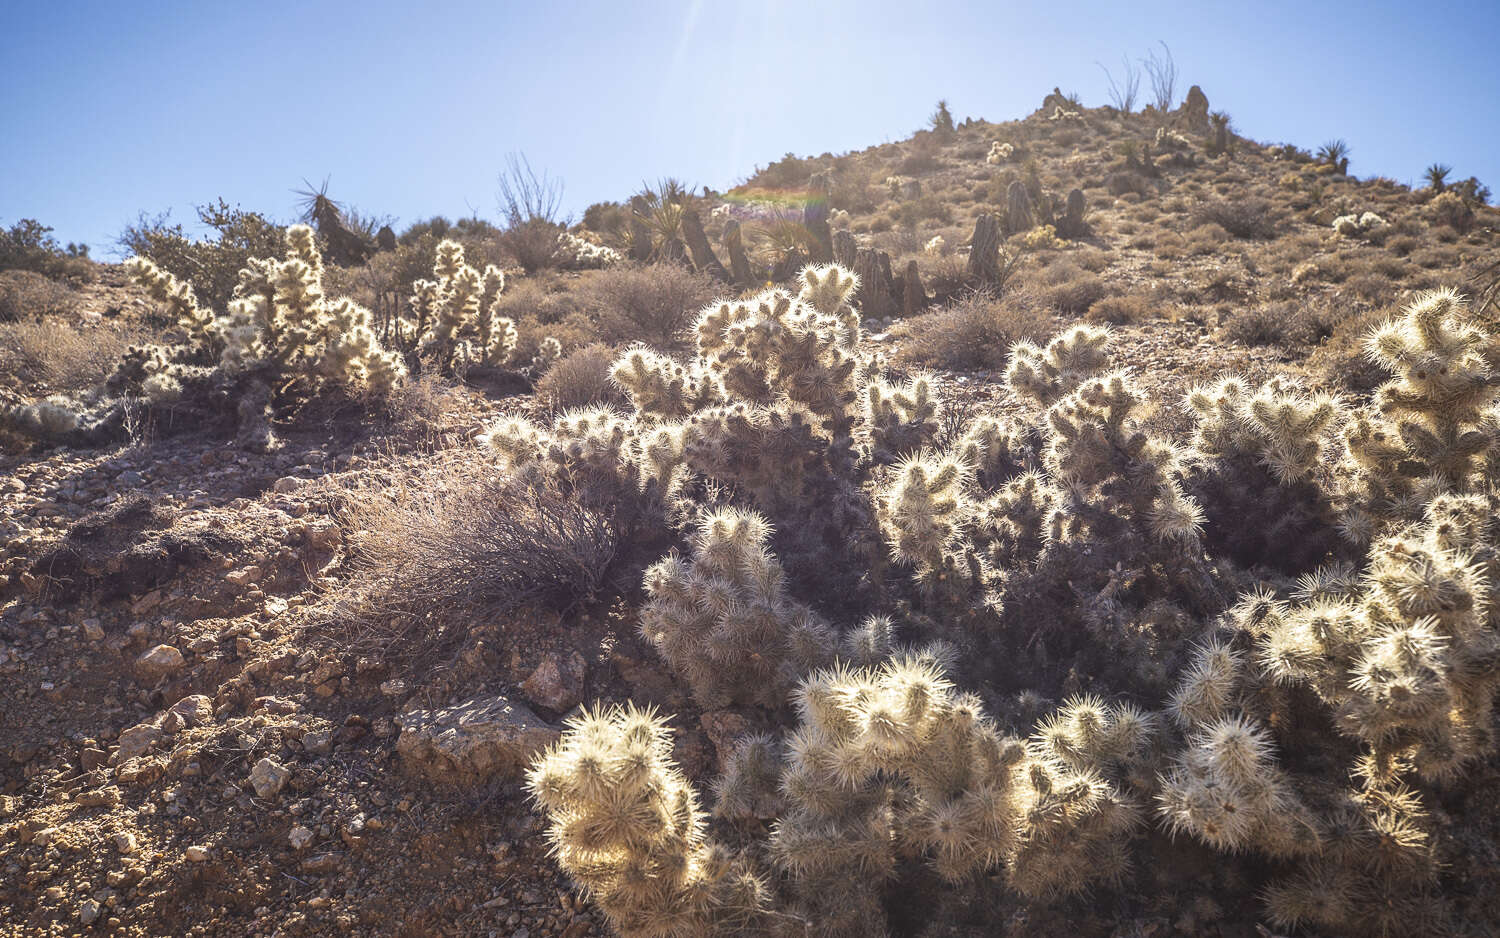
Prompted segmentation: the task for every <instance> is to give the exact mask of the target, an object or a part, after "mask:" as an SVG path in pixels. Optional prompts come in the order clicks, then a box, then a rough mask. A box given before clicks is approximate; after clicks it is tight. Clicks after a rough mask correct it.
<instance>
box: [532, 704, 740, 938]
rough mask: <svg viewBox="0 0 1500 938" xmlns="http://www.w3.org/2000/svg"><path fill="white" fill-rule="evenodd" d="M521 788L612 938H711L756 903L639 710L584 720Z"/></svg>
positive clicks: (667, 745) (575, 721) (657, 727)
mask: <svg viewBox="0 0 1500 938" xmlns="http://www.w3.org/2000/svg"><path fill="white" fill-rule="evenodd" d="M526 783H527V787H528V788H529V789H530V791H531V794H532V797H533V798H535V799H536V802H537V804H539V805H540V806H541V807H542V808H543V809H544V810H545V811H546V812H547V813H548V816H549V817H550V819H551V826H550V827H549V829H548V832H547V833H548V837H549V839H550V840H551V842H552V850H553V853H554V855H555V856H556V857H557V862H558V864H559V865H560V866H562V868H563V869H564V870H566V871H567V873H568V875H569V876H571V877H572V878H573V881H574V882H575V883H577V884H578V886H579V888H580V889H581V890H582V891H583V892H584V893H585V894H586V895H588V896H590V897H591V898H592V899H593V900H594V901H595V902H596V903H597V904H598V905H599V908H600V909H601V910H602V911H603V912H604V914H605V915H606V916H607V917H608V918H609V922H610V925H611V926H613V927H614V928H615V930H616V931H617V932H619V934H620V935H622V936H624V938H686V936H689V935H712V934H721V933H725V932H723V931H721V929H727V928H729V927H734V926H744V925H747V924H749V923H750V922H752V921H753V920H754V919H755V918H756V916H757V915H758V913H759V912H760V911H761V909H762V907H763V906H764V905H765V903H766V889H765V885H764V884H763V883H762V881H761V880H760V878H759V877H757V876H756V874H755V873H754V872H753V871H752V870H751V869H750V867H749V866H748V864H746V863H745V862H743V861H741V860H739V859H738V858H736V857H734V856H733V855H731V854H730V852H729V851H728V850H726V849H725V848H723V847H721V846H719V845H717V844H714V843H713V842H712V841H710V840H708V839H707V837H706V836H705V833H704V818H703V812H702V811H701V810H700V809H699V807H698V798H697V794H696V793H695V792H694V791H693V788H692V786H691V785H690V784H688V782H687V780H686V779H685V778H683V776H682V773H681V772H680V771H679V770H678V769H677V767H676V765H675V764H673V762H672V735H671V731H670V729H669V728H668V727H667V725H666V723H665V722H663V721H662V720H661V719H660V718H659V717H657V716H656V715H655V714H654V713H652V712H651V711H641V710H637V709H635V708H634V707H633V706H631V707H611V708H608V709H602V710H595V711H589V710H585V711H584V712H583V713H582V714H581V715H579V716H577V717H574V718H572V719H571V720H569V721H568V726H567V730H566V732H564V734H563V737H562V739H561V740H560V741H559V742H558V743H557V744H555V745H554V746H552V747H551V748H550V749H548V750H547V751H546V752H545V753H543V754H542V755H541V756H540V757H539V758H538V759H537V761H536V762H535V763H534V764H533V766H532V768H531V770H530V772H529V773H528V775H527V779H526Z"/></svg>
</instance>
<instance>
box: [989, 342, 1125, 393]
mask: <svg viewBox="0 0 1500 938" xmlns="http://www.w3.org/2000/svg"><path fill="white" fill-rule="evenodd" d="M1108 345H1109V333H1108V331H1106V330H1104V329H1100V328H1096V327H1094V326H1074V327H1073V328H1072V329H1070V330H1068V331H1067V332H1065V333H1062V334H1060V335H1058V336H1056V337H1055V338H1053V339H1052V341H1051V342H1048V343H1047V347H1046V349H1045V350H1044V349H1041V348H1038V347H1037V346H1036V345H1034V344H1033V343H1031V342H1026V341H1021V342H1017V343H1015V344H1014V345H1012V346H1011V349H1010V361H1009V362H1008V363H1007V365H1006V368H1005V383H1006V385H1007V386H1008V387H1009V388H1010V390H1011V392H1012V393H1014V394H1016V395H1018V396H1021V397H1028V398H1031V399H1032V400H1035V401H1036V402H1037V403H1039V404H1044V405H1047V404H1051V403H1053V402H1054V401H1057V400H1059V399H1061V398H1063V397H1066V396H1067V395H1068V394H1070V393H1072V391H1073V389H1074V388H1076V387H1078V385H1080V384H1082V383H1083V381H1084V380H1085V379H1087V378H1088V377H1089V376H1090V375H1092V374H1094V373H1095V372H1096V371H1099V370H1100V369H1102V368H1103V367H1104V366H1105V365H1106V364H1108V362H1109V357H1108V355H1107V354H1106V352H1105V349H1106V347H1107V346H1108Z"/></svg>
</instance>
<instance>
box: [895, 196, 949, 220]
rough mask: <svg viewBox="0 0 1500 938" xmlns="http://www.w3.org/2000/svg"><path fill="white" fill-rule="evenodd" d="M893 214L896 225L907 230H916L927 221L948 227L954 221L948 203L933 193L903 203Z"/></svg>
mask: <svg viewBox="0 0 1500 938" xmlns="http://www.w3.org/2000/svg"><path fill="white" fill-rule="evenodd" d="M891 214H892V215H893V216H894V218H895V221H896V224H897V225H899V226H901V227H902V228H906V229H912V228H916V227H917V226H918V225H920V224H922V223H923V222H926V221H940V222H942V223H943V224H945V225H946V224H948V223H949V222H950V221H952V220H953V212H952V210H951V209H950V208H949V205H948V203H947V202H946V201H944V200H943V199H941V198H939V197H938V196H937V194H936V193H932V192H929V193H927V194H926V195H924V196H922V197H920V198H917V199H912V200H911V201H909V202H902V203H901V204H900V205H898V206H896V207H895V208H894V209H892V212H891Z"/></svg>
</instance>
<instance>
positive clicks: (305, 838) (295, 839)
mask: <svg viewBox="0 0 1500 938" xmlns="http://www.w3.org/2000/svg"><path fill="white" fill-rule="evenodd" d="M286 839H287V840H288V841H290V842H291V844H292V849H293V850H301V849H302V848H303V847H306V846H307V845H308V844H310V843H312V839H313V832H312V831H310V830H308V829H307V828H305V827H303V826H302V825H300V824H299V825H297V826H296V827H294V828H292V832H291V833H290V834H287V835H286Z"/></svg>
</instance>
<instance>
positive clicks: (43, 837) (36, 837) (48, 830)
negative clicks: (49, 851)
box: [31, 827, 62, 847]
mask: <svg viewBox="0 0 1500 938" xmlns="http://www.w3.org/2000/svg"><path fill="white" fill-rule="evenodd" d="M61 833H62V828H61V827H44V828H42V829H41V830H39V831H37V832H36V833H34V834H32V835H31V842H32V843H33V844H35V845H36V846H38V847H45V846H47V845H48V844H50V843H52V841H54V840H56V839H57V837H58V835H59V834H61Z"/></svg>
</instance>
